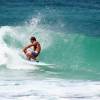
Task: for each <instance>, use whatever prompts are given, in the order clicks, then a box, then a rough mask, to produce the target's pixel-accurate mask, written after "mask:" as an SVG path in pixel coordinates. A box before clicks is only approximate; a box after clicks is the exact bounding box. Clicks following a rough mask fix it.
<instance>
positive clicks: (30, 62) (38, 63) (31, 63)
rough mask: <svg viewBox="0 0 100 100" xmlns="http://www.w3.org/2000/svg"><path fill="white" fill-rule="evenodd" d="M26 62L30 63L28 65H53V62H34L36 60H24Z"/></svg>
mask: <svg viewBox="0 0 100 100" xmlns="http://www.w3.org/2000/svg"><path fill="white" fill-rule="evenodd" d="M25 62H26V63H27V64H30V65H33V66H53V64H47V63H44V62H40V61H39V62H36V61H28V60H26V61H25Z"/></svg>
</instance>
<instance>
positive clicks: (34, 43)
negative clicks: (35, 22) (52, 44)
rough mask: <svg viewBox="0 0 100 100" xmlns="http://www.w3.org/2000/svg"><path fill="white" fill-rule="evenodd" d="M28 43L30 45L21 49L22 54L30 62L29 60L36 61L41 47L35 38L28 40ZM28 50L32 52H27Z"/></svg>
mask: <svg viewBox="0 0 100 100" xmlns="http://www.w3.org/2000/svg"><path fill="white" fill-rule="evenodd" d="M30 42H31V44H29V45H28V46H26V47H25V48H24V49H23V52H24V53H25V55H26V56H27V58H28V59H29V60H31V59H34V60H36V57H37V56H38V55H39V53H40V51H41V45H40V43H39V42H38V41H37V40H36V38H35V37H33V36H32V37H31V38H30ZM30 48H32V50H29V49H30Z"/></svg>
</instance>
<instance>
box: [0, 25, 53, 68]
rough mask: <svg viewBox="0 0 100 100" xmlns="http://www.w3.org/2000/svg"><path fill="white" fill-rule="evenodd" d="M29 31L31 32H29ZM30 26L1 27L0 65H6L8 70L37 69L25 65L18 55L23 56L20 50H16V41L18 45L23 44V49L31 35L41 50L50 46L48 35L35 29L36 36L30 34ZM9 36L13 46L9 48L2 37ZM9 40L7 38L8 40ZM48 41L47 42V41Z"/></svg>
mask: <svg viewBox="0 0 100 100" xmlns="http://www.w3.org/2000/svg"><path fill="white" fill-rule="evenodd" d="M29 29H30V30H31V31H29ZM32 30H34V29H32V26H28V25H26V26H18V27H11V26H2V27H1V28H0V51H1V52H0V65H3V64H4V65H6V66H7V67H8V68H11V69H37V68H35V67H33V66H32V65H28V64H25V63H24V61H23V59H22V58H21V56H20V54H21V55H23V54H22V53H21V52H22V48H17V46H16V45H17V42H16V40H18V41H19V42H20V43H22V44H23V47H24V46H25V45H27V44H28V42H30V41H29V38H30V37H31V36H32V35H35V37H36V38H37V40H39V41H40V44H41V45H42V50H43V49H46V48H48V47H49V46H50V45H51V41H52V37H51V36H50V35H49V33H46V32H45V30H42V29H36V32H38V34H36V33H34V31H33V33H34V34H33V33H32ZM6 36H10V37H11V38H12V39H16V40H10V41H11V43H12V44H13V43H15V44H13V45H14V46H9V45H10V44H9V45H8V44H7V43H6V42H5V41H4V37H6ZM8 40H9V38H8ZM48 40H49V41H48Z"/></svg>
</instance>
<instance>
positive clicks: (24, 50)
mask: <svg viewBox="0 0 100 100" xmlns="http://www.w3.org/2000/svg"><path fill="white" fill-rule="evenodd" d="M32 46H34V45H33V44H30V45H28V46H27V47H25V48H24V49H23V52H24V53H25V54H26V50H27V49H28V48H30V47H32Z"/></svg>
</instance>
